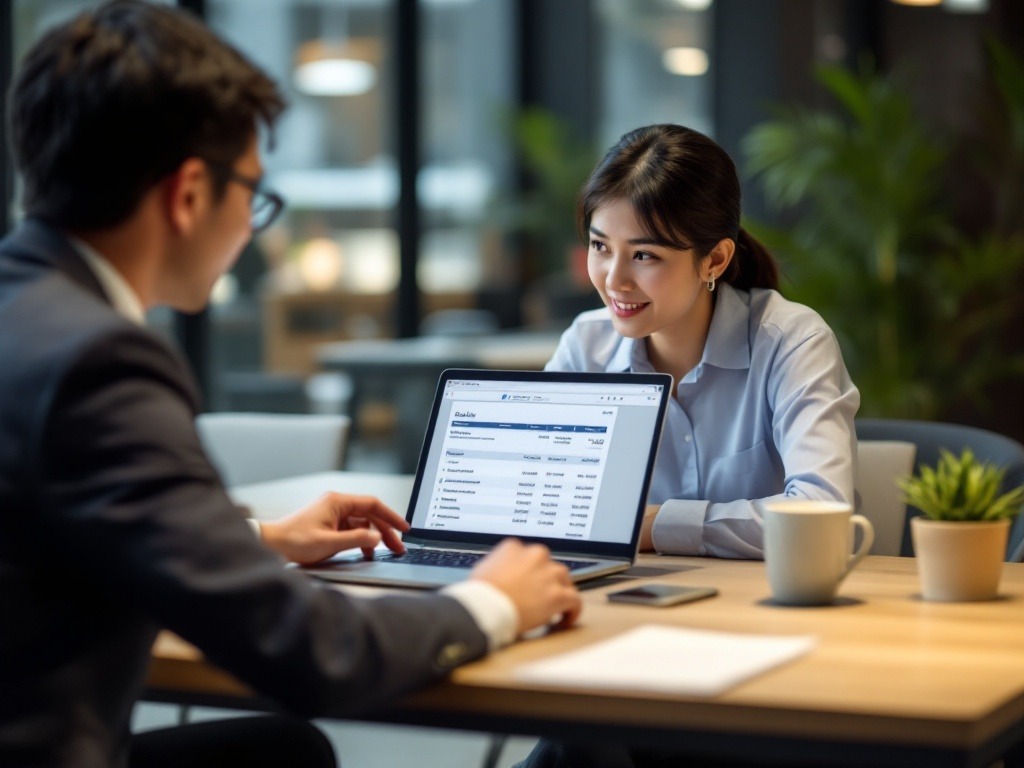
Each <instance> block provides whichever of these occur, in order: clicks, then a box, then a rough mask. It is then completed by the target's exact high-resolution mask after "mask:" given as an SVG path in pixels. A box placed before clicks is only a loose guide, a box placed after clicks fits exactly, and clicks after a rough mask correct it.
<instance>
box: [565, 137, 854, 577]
mask: <svg viewBox="0 0 1024 768" xmlns="http://www.w3.org/2000/svg"><path fill="white" fill-rule="evenodd" d="M577 225H578V227H579V230H580V234H581V237H583V238H584V239H585V240H586V241H587V242H588V243H589V251H588V260H587V263H588V270H589V273H590V279H591V280H592V281H593V283H594V286H595V287H596V288H597V290H598V293H600V295H601V298H602V299H603V300H604V303H605V305H606V306H605V308H604V309H598V310H593V311H590V312H584V313H583V314H581V315H580V316H579V317H577V318H576V320H575V321H574V322H573V324H572V326H571V327H570V328H569V329H568V330H567V331H566V332H565V334H564V335H563V337H562V340H561V343H560V344H559V346H558V349H557V350H556V352H555V354H554V357H552V359H551V360H550V362H549V363H548V364H547V366H546V367H547V369H548V370H555V371H559V370H562V371H567V370H571V371H637V372H640V371H659V372H664V373H669V374H671V375H672V377H673V379H674V380H675V381H676V382H677V385H676V391H675V393H674V395H675V396H674V398H673V399H672V400H671V401H670V403H669V410H668V415H667V421H666V425H665V431H664V433H663V435H662V439H661V447H660V450H659V454H658V460H657V464H656V467H655V472H654V478H653V481H652V484H651V490H650V495H649V497H648V502H649V506H648V510H647V516H646V519H645V521H644V527H643V531H642V536H641V548H643V549H651V548H653V549H656V550H657V551H658V552H663V553H671V554H679V555H712V556H715V557H736V558H760V557H761V556H762V508H763V504H764V503H765V502H766V501H769V500H771V499H775V498H780V497H794V498H812V499H830V500H839V501H847V502H850V503H852V502H853V477H854V456H855V455H856V438H855V434H854V429H853V417H854V414H856V412H857V407H858V405H859V404H860V395H859V393H858V392H857V388H856V387H855V386H854V385H853V383H852V382H851V380H850V377H849V374H848V373H847V371H846V367H845V365H844V364H843V358H842V354H841V353H840V350H839V345H838V343H837V342H836V338H835V336H834V334H833V333H832V331H831V330H830V329H829V327H828V326H827V325H826V324H825V322H824V321H823V320H822V319H821V317H819V316H818V314H817V313H816V312H814V311H813V310H811V309H809V308H807V307H805V306H802V305H800V304H795V303H793V302H791V301H787V300H786V299H784V298H783V297H782V295H781V294H779V293H778V292H777V286H778V274H777V270H776V266H775V262H774V260H773V259H772V257H771V255H770V254H769V253H768V252H767V251H766V250H765V248H764V246H762V245H761V244H760V243H758V242H757V241H756V240H755V239H754V238H753V237H751V236H750V234H748V233H747V232H746V231H745V230H744V229H743V228H742V227H740V186H739V179H738V178H737V174H736V168H735V166H734V165H733V162H732V160H731V159H730V158H729V156H728V155H727V154H726V153H725V151H724V150H722V148H721V147H719V146H718V145H717V144H716V143H715V142H714V141H712V140H711V139H709V138H708V137H706V136H704V135H703V134H700V133H698V132H697V131H693V130H690V129H688V128H683V127H681V126H678V125H653V126H648V127H645V128H639V129H637V130H634V131H631V132H629V133H627V134H626V135H625V136H623V137H622V138H621V139H620V140H619V142H618V143H617V144H616V145H615V146H614V147H612V148H611V149H610V150H609V151H608V153H607V155H605V157H604V159H603V160H602V161H601V162H600V163H599V164H598V166H597V168H596V169H595V170H594V171H593V173H592V174H591V176H590V179H589V180H588V181H587V183H586V186H585V187H584V188H583V191H582V193H581V196H580V202H579V206H578V209H577Z"/></svg>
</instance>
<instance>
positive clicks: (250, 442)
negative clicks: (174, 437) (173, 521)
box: [196, 413, 351, 487]
mask: <svg viewBox="0 0 1024 768" xmlns="http://www.w3.org/2000/svg"><path fill="white" fill-rule="evenodd" d="M350 423H351V422H350V420H349V418H348V416H341V415H337V414H331V415H327V414H281V413H204V414H201V415H200V416H199V417H198V418H197V419H196V429H197V430H198V432H199V439H200V440H201V441H202V443H203V447H204V448H205V449H206V452H207V454H209V456H210V459H211V461H212V462H213V464H214V466H216V467H217V469H218V470H219V471H220V473H221V478H222V479H223V480H224V484H225V485H226V486H228V487H232V486H237V485H245V484H247V483H260V482H265V481H268V480H280V479H281V478H285V477H294V476H295V475H308V474H312V473H314V472H330V471H333V470H337V469H341V468H342V463H343V461H344V455H345V443H346V440H347V438H348V432H349V425H350Z"/></svg>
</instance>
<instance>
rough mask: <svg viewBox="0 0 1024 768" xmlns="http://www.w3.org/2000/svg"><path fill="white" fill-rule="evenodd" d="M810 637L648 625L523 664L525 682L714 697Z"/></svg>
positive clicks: (796, 650)
mask: <svg viewBox="0 0 1024 768" xmlns="http://www.w3.org/2000/svg"><path fill="white" fill-rule="evenodd" d="M816 642H817V641H816V639H815V638H814V637H813V636H809V635H796V636H793V635H788V636H777V635H745V634H736V633H731V632H711V631H707V630H701V629H679V628H676V627H665V626H658V625H644V626H641V627H637V628H635V629H631V630H630V631H628V632H624V633H623V634H621V635H617V636H616V637H612V638H610V639H608V640H604V641H602V642H599V643H594V644H593V645H590V646H587V647H585V648H581V649H579V650H577V651H570V652H569V653H563V654H560V655H558V656H553V657H550V658H547V659H544V660H543V661H535V662H531V663H529V664H522V665H520V666H518V667H517V668H516V669H515V675H516V677H517V678H519V679H520V680H524V681H528V682H531V683H538V684H542V685H551V686H556V687H569V688H608V689H615V690H623V689H628V690H636V691H657V692H662V693H679V694H686V695H693V696H714V695H715V694H718V693H721V692H722V691H724V690H726V689H727V688H730V687H732V686H734V685H736V684H738V683H740V682H742V681H744V680H746V679H748V678H750V677H753V676H754V675H758V674H760V673H762V672H765V671H766V670H769V669H771V668H772V667H776V666H778V665H779V664H783V663H785V662H787V661H791V660H793V659H796V658H798V657H800V656H802V655H804V654H805V653H807V652H808V651H810V650H811V649H812V648H813V647H814V646H815V644H816Z"/></svg>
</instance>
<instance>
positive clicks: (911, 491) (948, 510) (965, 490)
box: [897, 448, 1024, 521]
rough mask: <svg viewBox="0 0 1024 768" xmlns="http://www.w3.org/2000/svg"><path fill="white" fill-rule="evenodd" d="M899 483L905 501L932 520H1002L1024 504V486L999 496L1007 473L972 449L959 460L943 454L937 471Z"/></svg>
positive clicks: (923, 468) (922, 469)
mask: <svg viewBox="0 0 1024 768" xmlns="http://www.w3.org/2000/svg"><path fill="white" fill-rule="evenodd" d="M919 472H920V474H918V475H915V476H910V477H904V478H901V479H900V480H898V481H897V482H898V484H899V487H900V489H902V491H903V500H904V501H905V502H906V503H908V504H912V505H913V506H915V507H917V508H918V509H920V510H921V511H922V512H924V514H925V515H927V516H928V517H930V518H931V519H932V520H960V521H979V520H1002V519H1004V518H1012V517H1015V516H1016V515H1017V514H1018V513H1019V512H1020V511H1021V505H1022V504H1024V486H1020V487H1018V488H1014V489H1013V490H1011V491H1009V492H1007V493H1004V494H1003V495H1001V496H1000V495H999V489H1000V487H1001V486H1002V483H1003V475H1004V473H1005V470H1003V469H1000V468H998V467H995V466H994V465H992V464H987V463H983V462H980V461H978V460H977V459H976V458H975V457H974V453H973V452H972V451H971V450H970V449H969V448H966V449H964V452H963V453H962V454H960V456H959V457H957V456H954V455H953V454H952V453H950V452H949V451H942V453H941V456H940V458H939V463H938V465H936V467H935V468H934V469H933V468H932V467H928V466H925V465H921V467H920V470H919Z"/></svg>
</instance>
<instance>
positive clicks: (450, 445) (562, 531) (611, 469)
mask: <svg viewBox="0 0 1024 768" xmlns="http://www.w3.org/2000/svg"><path fill="white" fill-rule="evenodd" d="M670 389H671V379H670V378H669V377H668V376H664V375H661V374H649V375H648V374H586V373H583V374H581V373H544V372H532V373H513V372H507V371H446V372H445V374H444V375H443V376H442V378H441V381H440V383H439V385H438V391H437V396H436V398H435V402H434V409H433V412H432V414H431V419H430V426H429V428H428V430H427V435H426V439H425V442H424V447H423V451H422V453H421V456H420V466H419V472H418V473H417V480H416V486H415V488H414V491H413V496H412V500H411V504H410V510H409V517H408V519H409V522H410V523H411V524H412V527H413V531H411V533H413V534H415V535H416V536H419V537H423V538H427V539H434V538H438V539H452V538H455V539H467V535H468V537H469V538H468V539H467V540H472V541H481V542H485V541H493V540H497V539H500V538H503V537H505V536H510V535H512V536H517V537H519V538H523V539H536V540H543V541H545V542H546V543H549V544H550V545H551V546H552V547H553V548H554V547H557V548H558V549H561V550H565V551H588V552H594V551H595V544H599V543H605V544H609V545H613V549H618V548H619V547H620V546H622V545H625V546H626V547H629V546H630V545H633V544H635V537H636V536H637V533H638V530H639V517H640V514H641V512H642V509H643V507H644V505H645V503H646V495H647V488H648V485H649V483H650V475H651V472H652V471H653V464H654V457H655V452H656V447H657V440H658V438H659V436H660V430H661V425H662V422H663V419H664V412H665V404H666V402H667V397H668V392H669V390H670ZM552 540H557V543H553V542H552ZM573 544H579V545H580V546H573ZM597 549H598V550H600V549H603V547H600V546H598V547H597Z"/></svg>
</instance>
